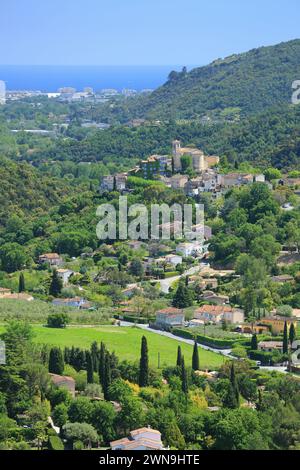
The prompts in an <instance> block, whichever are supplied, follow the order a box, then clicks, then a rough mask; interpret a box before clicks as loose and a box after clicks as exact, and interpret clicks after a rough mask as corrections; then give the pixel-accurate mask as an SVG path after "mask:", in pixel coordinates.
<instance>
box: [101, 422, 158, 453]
mask: <svg viewBox="0 0 300 470" xmlns="http://www.w3.org/2000/svg"><path fill="white" fill-rule="evenodd" d="M110 448H111V450H163V443H162V441H161V433H160V432H159V431H156V430H155V429H151V428H150V427H148V428H140V429H135V430H134V431H131V432H130V436H129V437H125V438H123V439H118V440H117V441H112V442H111V443H110Z"/></svg>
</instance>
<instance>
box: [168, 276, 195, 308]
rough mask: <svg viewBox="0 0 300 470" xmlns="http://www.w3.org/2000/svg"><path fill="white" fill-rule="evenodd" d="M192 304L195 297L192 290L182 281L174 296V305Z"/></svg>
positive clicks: (184, 305)
mask: <svg viewBox="0 0 300 470" xmlns="http://www.w3.org/2000/svg"><path fill="white" fill-rule="evenodd" d="M192 304H193V299H192V295H191V292H190V290H189V289H188V287H186V285H185V284H184V283H183V282H180V283H179V286H178V288H177V290H176V292H175V295H174V298H173V307H177V308H186V307H190V306H191V305H192Z"/></svg>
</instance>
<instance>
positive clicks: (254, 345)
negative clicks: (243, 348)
mask: <svg viewBox="0 0 300 470" xmlns="http://www.w3.org/2000/svg"><path fill="white" fill-rule="evenodd" d="M257 349H258V343H257V335H256V334H254V335H253V336H252V338H251V350H252V351H257Z"/></svg>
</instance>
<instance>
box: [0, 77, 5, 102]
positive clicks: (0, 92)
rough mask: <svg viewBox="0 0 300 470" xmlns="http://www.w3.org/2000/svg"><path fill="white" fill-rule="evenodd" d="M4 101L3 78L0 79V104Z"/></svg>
mask: <svg viewBox="0 0 300 470" xmlns="http://www.w3.org/2000/svg"><path fill="white" fill-rule="evenodd" d="M5 102H6V85H5V82H4V81H3V80H0V105H2V104H5Z"/></svg>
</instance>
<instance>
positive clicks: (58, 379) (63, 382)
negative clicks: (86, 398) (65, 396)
mask: <svg viewBox="0 0 300 470" xmlns="http://www.w3.org/2000/svg"><path fill="white" fill-rule="evenodd" d="M49 375H50V379H51V381H52V383H53V384H54V385H56V387H63V388H66V389H67V390H68V391H69V392H70V393H71V395H72V396H73V397H75V380H74V379H73V377H69V376H67V375H58V374H49Z"/></svg>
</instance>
